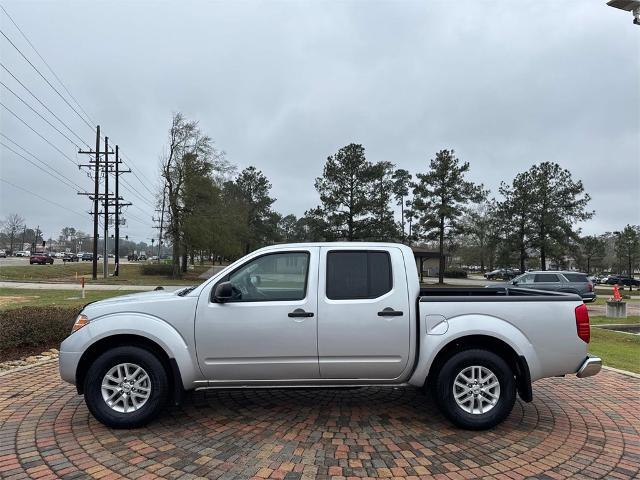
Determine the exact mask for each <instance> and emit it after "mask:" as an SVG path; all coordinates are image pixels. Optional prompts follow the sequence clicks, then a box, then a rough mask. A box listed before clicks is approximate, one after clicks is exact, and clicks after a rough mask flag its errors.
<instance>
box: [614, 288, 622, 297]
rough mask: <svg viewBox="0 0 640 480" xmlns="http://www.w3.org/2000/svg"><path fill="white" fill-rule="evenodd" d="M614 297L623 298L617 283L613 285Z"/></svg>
mask: <svg viewBox="0 0 640 480" xmlns="http://www.w3.org/2000/svg"><path fill="white" fill-rule="evenodd" d="M613 299H614V300H622V296H621V295H620V290H618V285H617V284H616V285H614V286H613Z"/></svg>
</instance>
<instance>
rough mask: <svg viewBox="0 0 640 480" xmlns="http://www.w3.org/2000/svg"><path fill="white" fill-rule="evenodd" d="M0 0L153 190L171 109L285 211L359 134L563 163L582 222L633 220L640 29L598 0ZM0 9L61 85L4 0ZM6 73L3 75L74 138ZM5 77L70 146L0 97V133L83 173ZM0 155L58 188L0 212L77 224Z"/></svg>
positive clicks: (69, 197)
mask: <svg viewBox="0 0 640 480" xmlns="http://www.w3.org/2000/svg"><path fill="white" fill-rule="evenodd" d="M454 3H455V8H454V6H453V5H454ZM2 5H3V6H4V7H5V8H6V9H7V11H8V12H9V14H10V15H11V16H12V17H13V19H14V20H15V21H16V23H17V24H18V26H20V28H21V29H22V30H23V31H24V32H25V34H26V35H27V36H28V37H29V39H30V40H31V41H32V42H33V44H34V45H35V46H36V48H37V49H38V50H39V52H40V53H41V54H42V56H43V57H44V59H45V60H46V61H47V62H48V63H49V65H51V67H52V68H53V69H54V71H55V72H56V73H57V74H58V75H59V77H60V78H61V79H62V81H63V82H64V84H65V85H66V87H67V88H68V89H69V91H70V92H71V93H72V94H73V96H74V97H75V98H76V99H77V100H78V101H79V103H80V104H81V106H82V107H83V108H84V109H85V110H86V112H87V113H88V115H89V117H90V119H91V120H92V121H94V122H96V123H99V124H100V125H101V127H102V131H103V133H104V134H105V135H108V136H109V138H110V144H111V145H113V144H114V143H117V144H119V146H120V148H121V151H122V152H123V153H124V154H125V155H126V158H127V159H129V160H130V162H129V164H130V165H131V167H132V168H133V169H134V171H136V172H137V174H138V176H139V177H140V178H141V179H142V180H143V181H144V182H145V183H146V184H147V187H148V188H149V189H151V190H152V191H155V190H156V189H157V186H158V184H159V180H158V179H159V173H158V171H159V169H158V157H159V155H160V154H161V153H162V151H163V146H164V145H165V143H166V136H167V130H168V127H169V123H170V119H171V115H172V113H173V112H176V111H180V112H183V113H184V114H185V115H186V116H187V117H188V118H190V119H196V120H198V121H199V122H200V125H201V127H202V129H203V130H204V131H205V132H206V133H208V134H209V135H210V136H211V137H212V138H214V139H215V142H216V144H217V146H218V147H219V148H220V149H222V150H224V151H226V152H227V157H228V159H229V160H230V161H231V162H232V163H234V164H236V165H237V166H238V168H239V169H242V168H244V167H246V166H249V165H255V166H256V167H257V168H259V169H261V170H262V171H264V173H265V174H266V175H267V176H268V178H269V179H270V180H271V182H272V184H273V190H272V194H273V196H275V197H277V199H278V201H277V202H276V204H275V208H276V209H277V210H278V211H279V212H281V213H283V214H287V213H294V214H296V215H302V214H303V213H304V211H305V210H306V209H308V208H311V207H313V206H315V205H317V203H318V201H319V199H318V196H317V194H316V192H315V190H314V188H313V182H314V178H315V177H317V176H318V175H320V174H321V173H322V167H323V164H324V162H325V160H326V157H327V156H328V155H331V154H332V153H334V152H335V151H336V150H337V149H339V148H340V147H341V146H343V145H345V144H347V143H350V142H356V143H361V144H363V145H364V146H365V148H366V154H367V158H368V159H369V160H371V161H380V160H387V161H391V162H393V163H395V164H396V165H397V166H398V167H402V168H405V169H408V170H409V171H411V172H414V173H415V172H416V171H425V170H426V168H427V165H428V162H429V159H430V158H432V157H433V155H434V153H435V152H436V151H437V150H439V149H442V148H453V149H455V151H456V153H457V154H458V156H459V157H460V158H461V159H463V160H466V161H468V162H470V164H471V174H470V177H471V179H472V180H474V181H476V182H482V183H484V184H485V185H486V186H487V187H489V188H491V189H492V190H493V191H494V192H496V191H497V187H498V185H499V183H500V181H502V180H505V181H510V180H511V179H512V178H513V176H514V175H515V174H516V173H518V172H520V171H523V170H526V169H527V168H529V167H530V166H531V165H532V164H534V163H536V162H540V161H554V162H558V163H559V164H560V165H562V166H563V167H565V168H568V169H570V170H571V171H572V172H573V174H574V177H575V178H578V179H581V180H582V181H583V182H584V184H585V187H586V190H587V191H588V192H589V193H590V194H591V196H592V198H593V200H592V202H591V205H590V206H591V208H593V209H594V210H596V217H595V218H594V219H593V220H591V221H589V222H587V223H585V224H584V225H583V226H582V227H583V231H584V232H585V233H589V234H591V233H602V232H604V231H611V230H618V229H620V228H622V227H623V226H624V225H625V224H627V223H640V208H639V207H640V186H639V184H640V27H638V26H635V25H633V24H632V16H631V14H628V13H626V12H622V11H619V10H615V9H613V8H610V7H607V6H606V2H605V1H604V0H590V1H582V0H580V1H578V0H575V1H562V2H558V1H551V0H549V1H535V2H533V1H532V2H512V1H507V0H504V1H492V2H489V1H482V2H479V1H471V0H469V1H459V2H449V1H441V2H435V1H433V2H428V1H427V2H422V1H421V2H382V1H377V2H364V1H359V2H356V1H352V2H346V1H345V2H310V1H309V2H303V1H297V2H293V1H291V2H237V1H234V2H232V1H228V2H215V3H214V2H204V1H202V2H187V1H174V2H151V1H146V2H130V1H109V2H99V1H91V2H87V1H72V2H69V1H60V0H58V1H55V2H54V1H48V2H45V1H27V0H20V1H16V0H3V1H2ZM0 24H1V29H2V31H3V32H4V33H5V34H6V35H7V36H8V37H9V38H10V39H11V40H12V41H13V42H14V43H15V44H16V46H17V47H18V48H20V50H22V52H23V53H24V54H25V55H26V56H27V57H28V58H29V59H30V60H31V61H32V62H33V63H34V65H36V66H37V67H38V69H39V70H40V71H41V72H42V73H43V74H44V75H45V76H46V77H47V78H48V79H49V80H50V81H51V82H52V84H53V85H54V86H56V88H58V90H59V91H60V92H61V93H62V94H63V95H66V93H65V91H64V90H63V89H62V87H61V86H60V85H59V84H57V83H56V81H55V79H54V77H53V76H52V75H51V73H50V72H49V71H48V70H47V68H46V66H44V65H43V63H42V62H41V61H40V59H38V57H37V56H36V54H35V53H34V51H33V50H31V49H30V47H29V45H28V43H26V41H25V40H24V39H23V38H22V37H21V36H20V34H19V32H18V31H17V30H16V28H15V27H14V25H13V24H12V23H11V22H10V20H9V19H8V17H7V16H6V15H5V14H4V12H2V11H0ZM0 49H1V50H0V54H1V58H2V63H3V64H4V65H5V66H6V68H8V69H9V70H10V71H11V72H12V73H13V74H14V75H15V76H16V77H17V78H19V79H20V80H21V81H22V82H23V83H24V84H25V85H26V86H27V87H29V88H30V89H31V91H32V92H33V93H34V94H35V95H36V96H37V97H38V98H39V99H40V100H42V101H43V103H45V104H46V105H47V106H48V107H49V108H50V109H51V110H52V111H53V112H54V113H56V114H57V115H58V116H59V117H60V118H61V119H62V120H64V121H65V123H67V124H68V126H69V127H71V129H72V130H73V131H74V132H75V133H76V134H78V135H79V136H80V137H82V138H83V139H85V141H86V142H87V143H88V144H89V145H92V146H94V145H95V136H94V134H93V133H92V131H91V130H90V129H89V127H88V126H87V125H85V124H84V123H83V122H82V121H81V120H80V118H79V117H78V116H76V114H75V113H74V112H73V111H72V110H71V109H70V108H69V107H68V106H67V105H66V104H65V103H64V102H63V101H62V100H61V99H60V97H58V95H57V94H56V93H55V92H54V91H53V89H51V87H49V86H48V85H47V84H46V83H45V82H44V81H43V80H42V78H40V77H39V75H38V74H37V73H36V72H35V71H34V70H33V69H32V68H31V67H30V66H29V64H28V63H27V62H26V61H25V60H24V59H23V58H22V57H20V55H19V54H18V53H17V52H16V51H15V49H14V48H13V47H12V46H11V45H10V44H9V42H8V41H7V40H6V39H5V38H4V37H2V36H0ZM0 70H1V71H0V79H1V80H2V82H4V83H5V84H6V85H7V86H8V87H9V88H11V89H12V90H13V91H14V92H16V93H17V94H18V95H20V96H21V97H22V98H23V99H24V100H26V101H27V102H28V103H29V104H30V105H32V106H33V107H34V108H36V109H37V110H38V111H39V112H41V113H42V114H43V115H45V116H47V118H49V119H50V120H51V122H52V123H54V124H55V125H56V126H57V127H58V128H60V129H61V131H63V132H64V133H66V134H67V135H68V136H70V137H71V139H72V140H74V141H75V142H76V143H79V141H78V140H77V139H76V138H75V137H74V136H73V135H72V134H71V133H70V132H68V131H67V130H66V129H65V127H62V126H61V125H59V124H58V123H57V121H56V120H55V119H53V118H52V117H51V116H50V115H49V114H48V113H47V112H46V111H45V110H44V109H43V108H42V107H41V106H40V105H39V104H38V103H37V101H36V100H34V99H33V97H31V96H30V95H29V94H28V93H27V92H26V91H25V90H24V89H23V88H22V87H21V86H20V85H19V84H18V83H17V82H16V81H15V80H14V79H13V78H12V77H11V76H10V75H9V74H8V73H7V72H6V70H4V69H0ZM0 92H1V94H0V95H1V98H2V103H4V104H5V105H6V106H7V107H9V108H10V109H11V110H12V111H13V112H15V113H16V114H18V115H19V116H20V117H21V118H22V119H23V120H25V121H26V122H27V123H28V124H29V125H31V126H32V127H33V128H34V129H36V130H37V131H38V132H40V133H41V134H42V135H43V136H44V137H46V138H47V139H48V140H50V141H51V142H52V143H54V144H55V145H56V146H57V147H58V148H59V149H60V150H61V151H62V153H64V154H65V155H67V156H69V157H70V159H69V158H65V157H64V156H63V155H62V153H59V152H58V151H56V150H55V149H54V148H52V147H51V146H50V145H48V144H47V143H45V142H44V141H43V140H42V139H41V138H40V137H38V136H37V135H36V134H35V133H33V132H32V131H31V130H29V129H28V128H27V127H26V126H25V125H24V124H22V123H20V121H19V120H17V119H16V118H15V117H13V115H11V114H10V113H8V112H7V110H5V109H4V108H2V107H0V115H1V116H0V132H1V133H2V134H4V135H6V137H2V136H0V142H2V143H5V144H6V145H9V146H11V147H12V148H14V149H16V150H17V151H21V150H19V149H18V148H16V147H15V146H14V145H12V144H11V143H10V142H8V141H7V140H6V138H7V137H8V138H10V139H11V140H13V141H14V142H16V143H17V144H19V145H20V146H21V147H24V148H25V149H27V150H28V151H29V152H31V153H33V154H35V155H36V156H37V157H38V158H39V159H41V160H42V161H44V162H46V163H47V164H49V165H51V166H52V167H53V168H54V169H55V170H56V171H58V172H60V173H61V174H62V175H63V176H64V177H65V178H66V179H68V180H70V181H72V182H74V183H77V184H78V185H81V186H82V187H83V188H87V189H90V188H91V181H90V179H88V178H87V177H86V175H84V174H83V173H82V172H80V171H78V169H77V168H76V167H74V165H73V163H75V162H79V163H86V161H87V160H88V157H86V156H79V155H77V154H76V153H75V152H76V150H77V148H76V147H75V146H74V145H73V144H72V143H70V142H69V141H68V140H66V139H65V138H64V137H63V136H62V135H60V134H59V133H57V132H56V131H55V130H54V129H53V128H51V127H50V126H49V125H47V124H46V123H45V122H44V121H42V120H41V119H40V118H38V117H37V115H36V114H34V113H33V112H32V111H30V110H29V109H28V108H27V107H26V106H24V104H22V103H21V102H20V101H19V100H17V99H16V98H15V97H14V96H13V95H12V94H11V93H9V91H8V90H7V89H6V88H5V87H3V86H1V85H0ZM70 103H71V104H72V105H73V102H70ZM75 108H76V109H77V110H79V108H78V107H75ZM23 153H24V152H23ZM0 155H1V158H2V160H1V166H0V178H2V179H3V180H5V181H8V182H11V183H13V184H14V185H17V186H19V187H22V188H25V189H27V190H30V191H32V192H34V193H35V194H38V195H40V196H42V197H45V198H46V199H48V200H52V201H54V202H56V204H53V203H48V202H47V201H45V200H42V199H40V198H38V197H35V196H33V195H31V194H29V193H26V192H23V191H21V190H19V189H16V188H15V187H13V186H11V185H9V184H7V183H5V182H0V217H2V218H4V217H5V216H6V215H7V214H9V213H14V212H15V213H19V214H21V215H23V216H24V217H25V218H26V219H27V222H28V224H29V226H31V227H35V226H36V225H38V224H39V225H40V227H41V229H43V230H44V232H45V236H49V235H52V236H57V234H58V232H59V231H60V229H61V227H63V226H67V225H72V226H75V227H77V228H80V229H82V230H84V231H90V230H91V220H90V217H89V216H88V215H86V214H82V212H85V211H86V210H88V209H89V207H90V204H89V200H88V199H86V198H85V197H79V196H78V195H76V194H75V192H74V190H72V189H71V188H69V187H68V186H66V185H64V184H63V183H62V182H61V181H59V180H57V179H56V178H54V176H53V175H51V174H49V173H46V172H45V171H43V170H39V169H37V168H35V167H33V166H32V165H30V164H28V163H27V162H26V161H24V160H22V159H21V158H20V157H17V156H16V155H15V154H14V153H12V152H11V151H9V150H8V149H6V148H5V147H2V146H0ZM25 156H27V157H29V156H28V155H26V154H25ZM29 158H31V157H29ZM124 178H126V181H127V182H128V183H129V184H130V185H131V187H130V188H131V189H132V190H135V191H136V193H137V195H140V196H142V197H143V198H144V199H145V200H146V202H148V203H145V202H144V201H143V200H142V199H140V198H139V197H138V196H137V195H136V194H132V193H129V192H127V191H126V190H125V191H123V192H122V193H123V195H124V196H125V197H126V199H127V200H128V201H131V202H133V203H134V204H135V207H130V208H129V212H130V215H125V216H126V217H127V218H128V221H129V226H128V227H127V228H126V229H123V233H122V235H125V234H128V235H129V237H130V238H132V239H135V240H138V241H139V240H146V241H148V240H149V238H150V237H151V236H152V235H154V231H153V230H152V228H151V224H152V222H151V215H152V212H151V210H152V207H151V206H150V203H152V198H151V194H150V193H149V191H147V190H146V189H145V187H143V186H142V185H141V184H140V182H139V181H138V179H136V178H135V177H133V176H132V175H131V174H129V175H127V176H125V177H124ZM125 188H126V187H125ZM57 204H60V205H62V206H64V207H65V208H62V207H61V206H59V205H57ZM134 216H135V217H137V218H139V219H140V220H142V221H140V220H137V219H135V218H134Z"/></svg>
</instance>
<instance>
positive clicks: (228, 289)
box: [213, 282, 233, 303]
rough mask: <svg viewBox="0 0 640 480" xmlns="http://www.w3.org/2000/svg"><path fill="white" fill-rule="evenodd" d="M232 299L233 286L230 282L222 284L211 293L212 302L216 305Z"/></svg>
mask: <svg viewBox="0 0 640 480" xmlns="http://www.w3.org/2000/svg"><path fill="white" fill-rule="evenodd" d="M231 299H233V286H232V285H231V282H222V283H220V284H218V286H217V287H216V291H215V292H214V293H213V300H214V301H216V302H218V303H225V302H228V301H229V300H231Z"/></svg>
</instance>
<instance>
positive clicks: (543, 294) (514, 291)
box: [420, 287, 581, 302]
mask: <svg viewBox="0 0 640 480" xmlns="http://www.w3.org/2000/svg"><path fill="white" fill-rule="evenodd" d="M576 299H581V298H580V296H579V295H575V294H573V293H560V292H550V291H546V290H533V289H529V288H526V289H525V288H514V287H487V288H483V287H447V288H421V289H420V301H421V302H572V301H575V300H576Z"/></svg>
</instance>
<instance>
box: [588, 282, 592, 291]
mask: <svg viewBox="0 0 640 480" xmlns="http://www.w3.org/2000/svg"><path fill="white" fill-rule="evenodd" d="M589 291H590V292H593V283H591V282H589Z"/></svg>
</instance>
